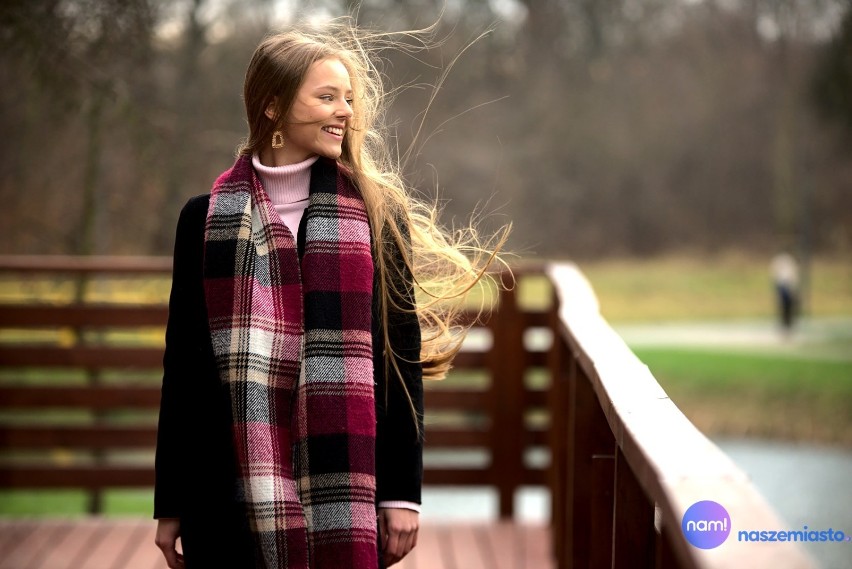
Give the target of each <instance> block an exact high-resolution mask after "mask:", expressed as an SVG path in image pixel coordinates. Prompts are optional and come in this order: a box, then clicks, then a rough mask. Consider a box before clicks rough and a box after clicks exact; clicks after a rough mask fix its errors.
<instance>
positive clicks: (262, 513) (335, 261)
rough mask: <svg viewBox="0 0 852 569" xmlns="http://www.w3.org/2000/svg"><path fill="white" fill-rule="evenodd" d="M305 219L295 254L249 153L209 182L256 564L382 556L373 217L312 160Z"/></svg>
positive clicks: (272, 566)
mask: <svg viewBox="0 0 852 569" xmlns="http://www.w3.org/2000/svg"><path fill="white" fill-rule="evenodd" d="M305 219H306V236H305V252H304V256H303V258H302V260H301V266H300V261H299V254H298V251H297V248H296V241H295V239H294V236H293V235H292V233H291V232H290V231H289V230H288V229H287V227H286V226H285V225H284V223H283V222H282V221H281V219H280V218H279V217H278V214H277V213H276V212H275V210H274V208H273V206H272V203H271V202H270V201H269V198H268V197H267V195H266V192H264V190H263V187H262V186H261V183H260V181H259V178H258V176H257V174H256V173H255V171H254V169H253V168H252V166H251V159H250V158H249V157H246V156H243V157H240V158H239V159H238V160H237V162H236V164H234V166H233V167H232V168H231V169H230V170H228V171H226V172H225V173H224V174H222V175H221V176H220V177H219V179H218V180H217V181H216V184H215V185H214V187H213V190H212V192H211V197H210V208H209V210H208V213H207V224H206V228H205V255H204V286H205V294H206V302H207V310H208V317H209V321H210V332H211V336H212V340H213V351H214V353H215V355H216V361H217V366H218V369H219V375H220V377H221V379H222V381H223V382H225V383H226V384H227V385H228V387H229V390H230V396H231V408H232V414H233V436H234V446H235V449H236V453H237V464H238V467H239V487H240V494H241V495H240V499H241V500H242V501H243V502H244V504H245V507H246V512H247V515H248V518H249V526H250V527H251V530H252V532H253V534H254V536H255V542H256V545H257V547H258V553H257V558H258V561H257V565H258V567H263V568H265V569H282V568H287V569H346V568H351V569H362V568H363V569H375V568H376V567H377V566H378V554H377V548H376V534H377V531H376V509H375V436H376V433H375V430H376V429H375V425H376V422H375V406H374V392H373V361H372V357H373V353H372V336H371V309H372V284H373V280H372V279H373V261H372V255H371V248H370V227H369V223H368V219H367V212H366V209H365V207H364V202H363V200H362V199H361V197H360V195H359V193H358V191H357V190H356V189H355V187H354V186H353V185H352V183H351V182H350V181H349V179H348V177H347V176H346V175H345V174H344V173H342V172H340V171H339V168H338V166H337V164H336V163H335V162H334V161H332V160H327V159H323V158H320V159H319V160H317V162H316V163H315V164H314V166H313V167H312V170H311V186H310V202H309V206H308V208H307V209H306V210H305ZM303 306H304V313H303V310H302V308H303Z"/></svg>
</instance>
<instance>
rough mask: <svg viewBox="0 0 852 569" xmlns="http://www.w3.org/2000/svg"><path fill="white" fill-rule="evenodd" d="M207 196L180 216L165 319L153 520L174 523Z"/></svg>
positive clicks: (183, 469)
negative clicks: (157, 519) (170, 519)
mask: <svg viewBox="0 0 852 569" xmlns="http://www.w3.org/2000/svg"><path fill="white" fill-rule="evenodd" d="M206 214H207V199H206V196H199V197H196V198H193V199H191V200H190V201H189V202H188V203H187V204H186V206H184V208H183V210H182V211H181V214H180V218H179V220H178V225H177V232H176V236H175V250H174V261H173V269H172V289H171V294H170V297H169V320H168V324H167V327H166V349H165V354H164V356H163V386H162V391H161V395H160V418H159V425H158V428H157V450H156V455H155V466H154V470H155V483H154V517H155V518H177V517H181V514H182V496H183V493H184V492H185V490H186V486H185V483H184V478H185V477H187V476H188V471H189V469H188V468H187V465H186V464H185V462H186V456H187V452H186V451H187V447H186V445H185V441H186V439H187V430H188V429H187V421H189V415H190V414H189V409H191V407H190V400H189V397H188V394H187V391H188V389H189V384H190V381H189V378H190V377H191V375H192V374H193V373H195V370H197V369H198V367H199V366H198V362H197V361H196V360H197V359H198V357H197V356H198V355H199V354H198V349H197V346H196V345H195V344H196V342H194V339H195V338H197V330H198V329H199V325H200V324H201V323H199V322H197V320H198V318H199V315H198V311H197V310H194V308H193V307H195V306H196V305H197V304H198V301H199V296H198V295H200V294H203V282H202V280H201V275H202V263H203V260H202V259H203V251H204V224H205V221H206V217H207V215H206Z"/></svg>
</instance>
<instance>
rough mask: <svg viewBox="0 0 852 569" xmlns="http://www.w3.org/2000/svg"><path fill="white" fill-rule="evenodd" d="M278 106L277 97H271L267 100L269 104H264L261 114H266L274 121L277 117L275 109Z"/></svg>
mask: <svg viewBox="0 0 852 569" xmlns="http://www.w3.org/2000/svg"><path fill="white" fill-rule="evenodd" d="M277 108H278V97H272V100H271V101H269V104H268V105H266V110H265V111H263V114H265V115H266V118H268V119H269V120H271V121H275V120H276V119H277V118H278V113H277V112H276V109H277Z"/></svg>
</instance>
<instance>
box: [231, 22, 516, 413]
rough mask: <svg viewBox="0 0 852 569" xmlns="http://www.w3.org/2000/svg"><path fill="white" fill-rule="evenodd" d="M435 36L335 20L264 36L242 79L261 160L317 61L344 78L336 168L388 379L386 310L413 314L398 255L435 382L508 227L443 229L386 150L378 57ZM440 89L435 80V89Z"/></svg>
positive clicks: (248, 150)
mask: <svg viewBox="0 0 852 569" xmlns="http://www.w3.org/2000/svg"><path fill="white" fill-rule="evenodd" d="M433 31H434V26H433V27H432V28H427V29H425V30H419V31H414V32H410V31H409V32H399V33H372V32H366V31H363V30H360V29H358V28H357V27H356V26H355V25H354V24H353V23H352V22H351V20H349V19H343V20H336V21H335V22H333V23H331V24H326V25H324V26H323V27H322V28H321V29H314V28H305V29H298V30H291V31H287V32H284V33H278V34H275V35H271V36H269V37H267V38H266V39H265V40H264V41H263V42H262V43H261V44H260V45H259V46H258V48H257V50H256V51H255V53H254V56H253V57H252V59H251V62H250V63H249V67H248V70H247V72H246V81H245V92H244V98H245V105H246V112H247V115H248V123H249V136H248V138H247V140H246V141H245V143H244V144H243V146H242V147H241V148H240V150H239V152H240V153H241V154H249V155H250V154H254V153H260V152H261V150H262V149H263V148H264V146H266V145H268V144H269V141H270V140H271V137H272V133H273V131H275V130H277V129H285V128H286V117H288V116H289V113H290V109H291V108H292V105H293V102H294V100H295V97H296V94H297V93H298V90H299V87H300V86H301V84H302V81H303V80H304V78H305V75H306V74H307V73H308V71H309V70H310V68H311V66H312V65H313V64H314V63H316V62H319V61H323V60H326V59H336V60H339V61H340V62H341V63H343V65H344V66H345V67H346V69H347V71H348V72H349V77H350V81H351V83H352V90H353V101H352V109H353V113H354V116H353V118H352V119H351V120H350V121H349V126H348V129H347V132H346V135H345V137H344V139H343V151H342V154H341V156H340V158H339V162H340V163H341V164H342V165H343V166H344V167H345V168H346V169H347V170H348V171H349V172H350V173H351V176H352V179H353V182H354V183H355V185H356V186H357V187H358V189H359V190H360V192H361V194H362V197H363V199H364V203H365V205H366V208H367V212H368V216H369V219H370V225H371V228H372V229H371V230H372V233H373V257H374V262H375V264H376V269H377V275H378V282H377V283H376V285H377V287H378V293H379V298H378V302H379V309H380V315H381V319H382V324H383V326H382V328H383V330H384V345H385V365H386V367H387V368H390V367H393V368H394V373H393V374H386V376H387V377H388V378H390V376H391V375H395V376H396V377H400V374H399V369H398V368H397V366H396V363H395V358H393V357H391V356H392V354H393V353H394V351H393V346H391V345H390V340H389V335H388V329H389V321H388V318H389V311H390V310H406V309H408V310H410V307H409V308H406V307H405V306H404V304H405V303H402V304H403V305H401V304H400V302H399V299H405V298H410V296H411V290H410V287H411V285H412V283H411V279H410V278H406V277H405V275H404V274H403V270H401V269H400V263H399V260H398V258H395V255H397V252H399V254H401V256H402V260H403V262H404V267H405V269H407V270H408V271H410V272H411V274H412V275H413V285H414V291H415V295H414V296H415V298H416V302H415V310H416V312H417V316H418V320H419V322H420V328H421V331H422V346H421V354H420V360H421V363H422V365H423V376H424V378H427V379H441V378H443V377H444V376H445V375H446V373H447V371H448V370H449V369H450V367H451V365H452V360H453V358H454V357H455V355H456V353H457V352H458V351H459V348H460V346H461V342H462V341H463V340H464V336H465V334H466V333H467V330H468V328H469V324H470V323H469V322H467V323H465V322H462V319H461V315H462V308H463V307H464V301H465V298H466V297H467V296H468V293H469V292H470V291H471V290H472V289H473V288H474V287H476V286H482V284H483V281H484V280H489V279H490V277H489V276H488V275H487V274H486V270H487V269H488V267H489V265H491V264H492V263H494V262H497V263H500V264H503V261H502V260H501V259H500V257H499V255H498V252H499V250H500V249H501V247H502V245H503V244H504V242H505V240H506V237H507V235H508V230H509V228H508V227H504V228H503V230H501V231H500V232H498V233H497V234H495V235H494V236H492V237H490V238H489V239H487V240H486V241H484V242H483V241H482V240H481V239H480V237H479V235H478V233H477V231H476V228H475V227H474V225H473V224H471V225H469V226H467V227H465V228H463V229H457V230H453V231H448V230H446V229H444V228H443V227H442V226H441V225H440V224H439V222H438V210H437V207H436V205H435V204H434V203H427V202H425V201H423V200H421V199H418V198H416V197H415V196H413V195H412V193H411V192H410V191H409V189H408V188H407V187H406V184H405V182H404V181H403V176H402V173H401V166H400V160H399V156H398V155H396V154H394V152H392V150H391V147H390V145H389V144H388V140H389V135H388V129H387V127H386V125H385V124H384V119H385V111H386V108H387V106H388V103H389V96H388V95H387V93H386V91H385V89H384V85H383V83H382V73H381V71H380V69H379V68H378V67H377V63H378V62H380V61H381V59H380V57H379V54H380V52H381V51H383V50H387V49H402V50H403V51H408V52H411V51H416V50H419V49H424V46H426V45H427V44H428V39H427V38H428V37H431V34H432V32H433ZM439 86H440V82H439V83H438V85H437V86H436V89H437V87H439ZM272 102H275V105H276V106H275V109H276V113H275V114H276V117H277V119H276V120H275V121H272V120H269V119H268V118H267V117H266V115H265V114H264V111H265V110H266V108H267V107H268V106H269V104H270V103H272ZM484 296H487V295H484ZM482 308H483V305H482V304H480V310H481V309H482ZM403 386H404V383H403ZM409 399H410V398H409Z"/></svg>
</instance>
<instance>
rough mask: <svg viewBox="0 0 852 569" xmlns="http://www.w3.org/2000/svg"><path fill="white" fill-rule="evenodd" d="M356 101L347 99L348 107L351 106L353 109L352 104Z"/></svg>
mask: <svg viewBox="0 0 852 569" xmlns="http://www.w3.org/2000/svg"><path fill="white" fill-rule="evenodd" d="M354 100H355V99H346V104H347V105H349V106H350V107H351V106H352V103H353V102H354Z"/></svg>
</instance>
